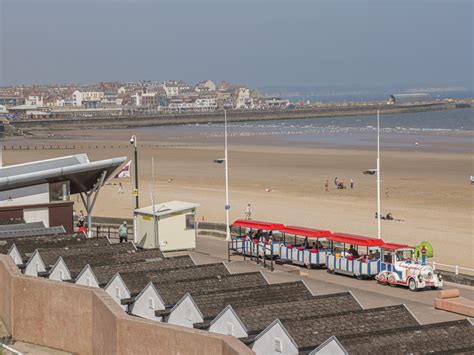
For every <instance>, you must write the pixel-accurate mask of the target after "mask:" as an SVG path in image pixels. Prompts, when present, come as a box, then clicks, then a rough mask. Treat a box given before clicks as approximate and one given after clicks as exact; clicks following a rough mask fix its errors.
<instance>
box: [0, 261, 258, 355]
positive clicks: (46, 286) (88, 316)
mask: <svg viewBox="0 0 474 355" xmlns="http://www.w3.org/2000/svg"><path fill="white" fill-rule="evenodd" d="M0 285H1V287H0V317H1V318H2V320H3V321H4V323H5V325H6V326H7V328H8V330H9V332H10V333H11V334H12V336H13V338H14V339H17V340H20V341H26V342H30V343H34V344H39V345H44V346H48V347H53V348H57V349H62V350H65V351H70V352H75V353H79V354H124V355H125V354H178V353H180V354H209V355H213V354H224V355H235V354H252V351H251V350H250V349H248V348H247V347H246V346H245V345H244V344H243V343H241V342H240V341H239V340H237V339H235V338H232V337H227V336H221V335H217V334H211V333H208V332H204V331H200V330H195V329H186V328H182V327H178V326H173V325H168V324H164V323H157V322H153V321H148V320H144V319H139V318H135V317H132V316H128V315H127V314H125V313H124V312H123V310H122V309H121V308H120V306H119V305H118V304H117V303H115V301H113V300H112V299H111V298H110V297H109V296H108V295H107V294H106V293H105V291H104V290H102V289H94V288H89V287H83V286H78V285H75V284H71V283H68V282H57V281H52V280H48V279H43V278H37V277H29V276H25V275H22V274H21V273H20V270H19V269H18V268H17V267H16V265H15V264H14V262H13V260H12V259H11V258H10V257H9V256H6V255H0Z"/></svg>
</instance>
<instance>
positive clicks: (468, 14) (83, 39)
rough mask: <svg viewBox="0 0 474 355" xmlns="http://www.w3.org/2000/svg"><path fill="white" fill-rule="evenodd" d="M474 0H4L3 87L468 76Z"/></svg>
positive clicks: (418, 82)
mask: <svg viewBox="0 0 474 355" xmlns="http://www.w3.org/2000/svg"><path fill="white" fill-rule="evenodd" d="M473 32H474V29H473V1H472V0H444V1H440V0H391V1H388V0H345V1H342V0H287V1H283V0H154V1H152V0H133V1H132V0H94V1H92V0H0V41H1V43H0V86H6V85H15V84H34V83H37V84H44V83H83V84H87V83H95V82H99V81H136V80H169V79H182V80H186V81H188V82H190V83H195V82H197V81H200V80H203V79H211V80H214V81H216V82H219V81H221V80H227V81H230V82H234V83H238V84H245V85H250V86H257V87H258V86H272V85H274V86H279V85H281V86H337V85H342V86H344V85H349V86H351V85H361V86H379V85H403V86H432V87H433V86H434V87H436V86H444V87H450V86H456V87H459V86H461V87H465V88H469V89H472V86H473V75H474V74H473Z"/></svg>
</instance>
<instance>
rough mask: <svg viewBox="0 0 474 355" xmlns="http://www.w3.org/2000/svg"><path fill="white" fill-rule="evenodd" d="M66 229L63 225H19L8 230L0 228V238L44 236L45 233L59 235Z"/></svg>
mask: <svg viewBox="0 0 474 355" xmlns="http://www.w3.org/2000/svg"><path fill="white" fill-rule="evenodd" d="M65 233H66V230H65V229H64V227H63V226H56V227H44V226H31V227H29V228H28V227H21V228H18V229H13V228H11V229H10V230H0V239H10V238H16V237H34V236H46V235H60V234H65Z"/></svg>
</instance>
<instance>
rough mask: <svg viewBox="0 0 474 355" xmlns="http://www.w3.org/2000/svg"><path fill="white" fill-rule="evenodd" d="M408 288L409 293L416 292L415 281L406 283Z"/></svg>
mask: <svg viewBox="0 0 474 355" xmlns="http://www.w3.org/2000/svg"><path fill="white" fill-rule="evenodd" d="M408 288H409V289H410V291H413V292H416V291H418V287H416V281H415V279H410V281H408Z"/></svg>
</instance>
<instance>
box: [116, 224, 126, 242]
mask: <svg viewBox="0 0 474 355" xmlns="http://www.w3.org/2000/svg"><path fill="white" fill-rule="evenodd" d="M118 233H119V238H120V243H122V242H124V241H125V242H128V227H127V221H123V223H122V224H121V225H120V227H119V230H118Z"/></svg>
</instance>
